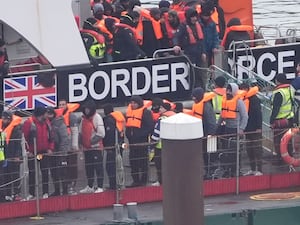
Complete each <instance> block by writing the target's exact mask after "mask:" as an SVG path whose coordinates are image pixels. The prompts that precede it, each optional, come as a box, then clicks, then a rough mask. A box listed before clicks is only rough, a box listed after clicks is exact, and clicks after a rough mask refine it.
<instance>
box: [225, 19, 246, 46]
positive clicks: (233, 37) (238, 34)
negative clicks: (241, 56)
mask: <svg viewBox="0 0 300 225" xmlns="http://www.w3.org/2000/svg"><path fill="white" fill-rule="evenodd" d="M239 25H242V23H241V20H240V19H239V18H232V19H230V20H229V22H228V23H227V27H231V26H239ZM224 38H225V37H224ZM250 39H251V38H250V34H249V33H248V32H247V31H229V33H228V34H227V37H226V40H225V45H224V48H225V50H228V49H229V47H230V44H231V43H232V42H233V41H246V40H250ZM223 41H224V40H223ZM236 48H245V46H243V45H238V46H236Z"/></svg>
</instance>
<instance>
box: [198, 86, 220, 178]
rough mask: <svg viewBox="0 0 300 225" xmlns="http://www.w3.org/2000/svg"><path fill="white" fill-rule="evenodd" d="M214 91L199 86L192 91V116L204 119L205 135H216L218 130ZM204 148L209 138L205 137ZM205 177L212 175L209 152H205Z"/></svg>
mask: <svg viewBox="0 0 300 225" xmlns="http://www.w3.org/2000/svg"><path fill="white" fill-rule="evenodd" d="M214 95H215V94H214V93H213V92H210V93H204V90H203V88H201V87H197V88H195V89H194V90H193V91H192V100H193V101H194V104H193V106H192V116H194V117H197V118H199V119H201V120H202V124H203V133H204V137H207V136H208V135H215V134H216V130H217V124H216V116H215V113H214V109H213V105H212V99H213V97H214ZM202 143H203V149H207V139H203V142H202ZM203 160H204V169H205V178H208V177H209V176H210V174H209V170H208V168H209V167H208V166H209V163H210V162H209V160H208V153H207V151H204V152H203Z"/></svg>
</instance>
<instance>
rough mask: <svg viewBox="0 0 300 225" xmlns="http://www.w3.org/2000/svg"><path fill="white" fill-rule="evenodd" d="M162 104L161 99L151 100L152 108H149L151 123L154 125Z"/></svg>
mask: <svg viewBox="0 0 300 225" xmlns="http://www.w3.org/2000/svg"><path fill="white" fill-rule="evenodd" d="M162 104H163V100H162V99H161V98H154V99H153V100H152V107H151V112H152V118H153V121H154V122H155V123H156V122H157V121H158V119H159V117H160V114H161V112H160V107H161V105H162Z"/></svg>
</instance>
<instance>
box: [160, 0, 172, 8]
mask: <svg viewBox="0 0 300 225" xmlns="http://www.w3.org/2000/svg"><path fill="white" fill-rule="evenodd" d="M170 6H171V3H170V2H169V1H166V0H161V1H160V2H159V3H158V8H170Z"/></svg>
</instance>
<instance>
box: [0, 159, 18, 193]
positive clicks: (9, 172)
mask: <svg viewBox="0 0 300 225" xmlns="http://www.w3.org/2000/svg"><path fill="white" fill-rule="evenodd" d="M3 169H4V183H9V184H8V185H7V186H6V187H5V190H6V195H8V196H11V195H15V194H20V180H19V178H20V162H17V161H8V162H7V166H6V167H4V168H3Z"/></svg>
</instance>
